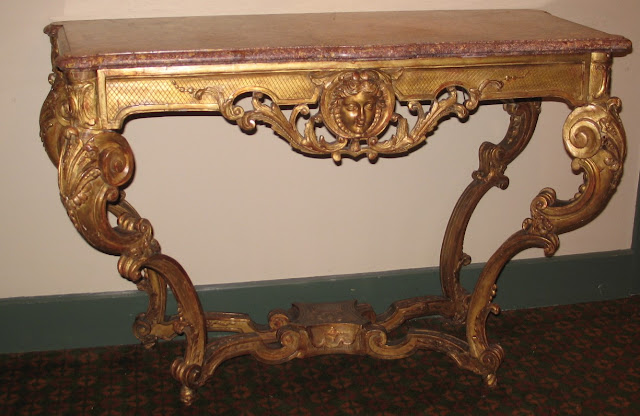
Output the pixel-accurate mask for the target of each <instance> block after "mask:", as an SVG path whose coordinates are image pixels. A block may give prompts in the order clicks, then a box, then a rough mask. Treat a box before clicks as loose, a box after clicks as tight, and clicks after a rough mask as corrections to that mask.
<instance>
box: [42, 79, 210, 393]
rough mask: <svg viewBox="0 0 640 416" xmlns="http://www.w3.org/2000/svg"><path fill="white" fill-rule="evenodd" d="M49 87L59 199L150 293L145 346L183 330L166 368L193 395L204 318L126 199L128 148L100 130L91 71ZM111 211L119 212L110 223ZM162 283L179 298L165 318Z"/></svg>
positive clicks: (46, 129)
mask: <svg viewBox="0 0 640 416" xmlns="http://www.w3.org/2000/svg"><path fill="white" fill-rule="evenodd" d="M50 80H51V82H52V89H51V92H50V94H49V96H48V97H47V99H46V101H45V103H44V106H43V109H42V112H41V115H40V131H41V138H42V141H43V144H44V146H45V149H46V151H47V154H48V155H49V157H50V159H51V160H52V162H53V163H54V164H55V165H56V166H57V168H58V185H59V188H60V198H61V201H62V203H63V205H64V207H65V208H66V211H67V214H68V216H69V218H70V219H71V222H72V223H73V225H74V226H75V228H76V230H77V231H78V232H79V233H80V234H81V235H82V237H83V238H84V239H85V240H86V241H87V242H88V243H89V244H90V245H91V246H92V247H94V248H95V249H97V250H100V251H102V252H104V253H107V254H112V255H117V256H120V258H119V260H118V271H119V272H120V274H121V275H122V276H123V277H124V278H126V279H128V280H130V281H132V282H134V283H136V284H137V285H138V287H139V288H140V289H142V290H145V291H147V293H148V294H149V297H150V303H149V308H148V309H147V312H146V313H145V314H144V316H142V317H139V318H138V320H137V321H136V325H135V329H134V330H135V333H136V335H137V336H138V337H140V339H141V341H142V342H143V343H144V344H145V345H146V346H152V345H153V344H154V343H155V342H156V340H157V338H163V339H169V338H172V337H174V336H175V335H177V334H184V335H185V336H186V339H187V345H186V351H185V356H184V358H179V359H177V360H176V361H175V362H174V365H173V367H172V370H173V374H174V376H175V377H176V378H177V379H178V380H179V381H180V382H181V383H182V384H183V386H184V387H185V390H184V391H187V390H188V391H190V392H191V393H190V394H186V393H185V394H183V398H184V399H185V402H191V401H192V400H193V398H194V397H195V396H194V391H195V388H196V387H198V386H199V385H200V384H201V383H200V374H201V371H200V369H201V367H202V365H203V361H204V351H205V346H206V343H207V333H206V322H205V316H204V313H203V311H202V307H201V305H200V301H199V299H198V297H197V294H196V292H195V289H194V288H193V285H192V283H191V281H190V279H189V277H188V275H187V273H186V272H185V271H184V270H183V269H182V267H181V266H180V265H179V264H178V263H177V262H176V261H175V260H173V259H172V258H170V257H168V256H165V255H163V254H161V252H160V245H159V244H158V242H157V241H156V240H155V238H154V237H153V228H152V226H151V224H150V223H149V221H148V220H146V219H144V218H141V217H140V215H138V213H137V212H136V211H135V210H134V209H133V207H131V206H130V205H129V204H128V203H127V202H126V201H125V194H124V191H123V189H124V188H125V187H126V186H127V185H128V184H129V182H130V181H131V179H132V176H133V172H134V157H133V152H132V150H131V148H130V146H129V143H128V142H127V140H126V139H125V138H124V137H123V136H122V135H121V134H119V133H118V132H115V131H112V130H107V129H102V128H101V127H100V120H99V118H98V117H97V110H96V106H97V100H96V74H95V73H94V72H91V71H88V72H84V73H74V74H63V73H60V72H56V73H55V74H54V75H53V76H52V77H51V78H50ZM110 215H113V216H115V217H116V218H117V224H116V225H115V226H114V225H112V224H111V221H110V217H109V216H110ZM167 284H168V285H169V286H170V287H171V289H172V291H173V293H174V295H175V297H176V300H177V302H178V309H179V310H178V316H177V317H175V318H173V319H171V320H170V321H165V308H166V296H167V293H166V290H167Z"/></svg>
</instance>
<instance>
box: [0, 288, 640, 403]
mask: <svg viewBox="0 0 640 416" xmlns="http://www.w3.org/2000/svg"><path fill="white" fill-rule="evenodd" d="M434 324H436V325H442V326H446V325H449V324H446V323H437V322H435V321H434V320H433V319H432V320H416V321H413V322H411V323H410V325H411V326H412V327H426V326H432V325H434ZM488 328H489V339H490V341H491V342H497V343H500V344H501V345H502V346H503V348H504V350H505V352H506V358H505V361H504V363H503V364H502V366H501V367H500V369H499V370H498V386H497V387H496V388H495V389H492V390H489V389H487V388H486V387H484V385H483V383H482V380H481V378H480V377H479V376H477V375H475V374H473V373H470V372H468V371H466V370H461V369H458V368H457V367H456V365H455V364H454V363H453V362H452V361H451V360H450V359H449V358H447V357H446V356H445V355H443V354H440V353H436V352H430V351H420V352H417V353H416V354H415V355H413V356H411V357H409V358H407V359H403V360H394V361H383V360H374V359H371V358H368V357H359V356H348V355H332V356H322V357H315V358H308V359H305V360H294V361H291V362H288V363H285V364H280V365H272V366H269V365H265V364H261V363H259V362H257V361H256V360H254V359H253V358H251V357H238V358H234V359H232V360H229V361H227V362H224V363H223V364H222V365H221V366H220V368H219V369H218V370H217V372H216V373H215V374H214V376H213V377H212V379H211V380H209V382H208V383H207V384H206V385H205V386H203V387H202V388H200V389H199V390H198V393H199V394H198V398H197V399H196V401H195V403H194V404H193V405H192V406H191V407H185V406H184V405H182V403H181V402H180V401H179V385H178V383H177V382H176V381H175V380H174V379H173V378H172V377H171V376H170V372H169V368H170V365H171V362H172V361H173V359H174V358H175V357H176V356H179V355H181V354H182V348H183V345H182V343H180V342H167V343H162V344H160V345H158V346H157V347H156V348H155V349H152V350H146V349H144V348H143V347H141V346H138V345H136V346H119V347H107V348H95V349H78V350H66V351H51V352H43V353H23V354H5V355H0V415H2V416H14V415H45V416H52V415H100V416H102V415H105V416H107V415H131V416H142V415H159V416H169V415H233V416H236V415H323V416H330V415H365V416H369V415H380V416H388V415H475V414H478V415H483V414H491V415H536V416H541V415H616V416H618V415H640V296H633V297H629V298H626V299H620V300H613V301H605V302H596V303H586V304H578V305H570V306H558V307H550V308H538V309H528V310H516V311H505V312H502V313H501V314H500V315H499V316H497V317H490V318H489V325H488ZM4 336H7V334H4Z"/></svg>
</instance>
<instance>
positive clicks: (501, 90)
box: [40, 10, 631, 404]
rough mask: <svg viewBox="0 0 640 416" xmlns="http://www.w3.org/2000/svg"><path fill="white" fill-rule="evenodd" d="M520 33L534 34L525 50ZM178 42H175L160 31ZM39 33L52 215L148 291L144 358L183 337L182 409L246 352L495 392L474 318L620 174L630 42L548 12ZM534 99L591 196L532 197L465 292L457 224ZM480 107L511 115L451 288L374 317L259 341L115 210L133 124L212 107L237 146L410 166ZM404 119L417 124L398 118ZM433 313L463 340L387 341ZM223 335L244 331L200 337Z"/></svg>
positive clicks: (310, 309) (528, 120) (352, 305)
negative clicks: (622, 73)
mask: <svg viewBox="0 0 640 416" xmlns="http://www.w3.org/2000/svg"><path fill="white" fill-rule="evenodd" d="M392 21H393V22H394V24H393V25H389V22H392ZM452 22H456V23H457V24H458V26H460V27H463V28H465V30H464V31H463V32H464V33H462V32H461V31H460V29H459V28H456V26H454V25H452V24H451V23H452ZM196 23H197V24H196ZM347 23H348V25H346V26H345V24H347ZM247 24H249V25H251V24H259V25H261V27H264V28H265V29H264V31H265V33H264V34H263V35H264V36H263V37H262V38H261V39H259V41H257V40H256V39H255V38H253V37H251V36H247V37H243V36H240V35H237V36H230V32H229V31H232V30H233V28H234V27H235V26H237V25H247ZM524 24H528V25H530V27H531V30H530V31H528V32H527V35H526V36H525V35H521V34H520V30H519V29H520V28H521V27H522V25H524ZM298 26H299V27H303V28H304V29H305V30H302V31H300V33H305V31H307V32H308V31H314V30H316V31H314V32H313V34H314V37H309V38H307V37H305V36H300V37H291V36H289V34H288V33H290V32H289V29H290V28H292V27H298ZM371 27H375V28H378V29H379V30H375V31H371V30H370V28H371ZM314 28H315V29H314ZM345 28H348V32H349V33H345ZM398 28H404V29H403V30H398ZM408 28H411V30H408ZM320 29H322V30H320ZM175 31H182V32H180V33H184V36H183V37H182V38H180V39H177V38H175V37H173V36H170V35H167V34H170V33H174V32H175ZM46 32H47V34H48V35H49V36H50V37H51V43H52V65H53V73H52V75H51V77H50V82H51V85H52V87H51V92H50V93H49V95H48V97H47V98H46V100H45V103H44V105H43V108H42V112H41V115H40V128H41V130H40V135H41V138H42V141H43V143H44V147H45V150H46V152H47V154H48V155H49V157H50V159H51V161H52V162H53V163H54V165H55V166H56V167H57V168H58V178H59V188H60V195H61V200H62V203H63V205H64V207H65V208H66V210H67V213H68V216H69V218H70V219H71V222H72V223H73V225H74V226H75V228H76V229H77V230H78V232H79V233H80V234H81V235H82V236H83V237H84V238H85V240H86V241H87V242H88V243H89V244H91V245H92V246H93V247H95V248H96V249H98V250H100V251H103V252H105V253H108V254H113V255H116V256H119V260H118V271H119V273H120V274H121V275H122V276H123V277H125V278H126V279H128V280H130V281H132V282H133V283H135V284H136V285H137V286H138V288H139V289H140V290H143V291H145V292H146V293H147V294H148V295H149V306H148V308H147V310H146V311H145V312H144V313H142V314H140V315H139V316H138V317H137V319H136V321H135V324H134V332H135V334H136V336H137V337H138V338H139V339H140V340H141V341H142V342H143V343H144V345H146V346H148V347H152V346H153V345H154V344H155V343H156V342H157V341H158V340H160V339H164V340H168V339H172V338H174V337H176V336H177V335H184V336H185V338H186V347H185V354H184V356H183V357H179V358H177V359H176V360H175V361H174V363H173V365H172V368H171V372H172V374H173V376H174V377H175V378H176V379H177V380H178V382H179V383H180V384H181V385H182V391H181V398H182V400H183V401H184V402H185V403H187V404H189V403H191V402H192V401H193V400H194V398H195V391H196V389H197V388H198V387H199V386H201V385H202V384H204V383H205V382H206V381H207V380H208V379H209V378H210V377H212V376H213V375H214V373H215V370H216V368H217V367H218V365H219V364H220V363H221V362H223V361H225V360H227V359H229V358H232V357H236V356H240V355H252V356H253V357H255V358H256V359H258V360H261V361H263V362H266V363H273V364H276V363H282V362H285V361H287V360H291V359H294V358H304V357H309V356H314V355H321V354H336V353H343V354H362V355H369V356H372V357H376V358H383V359H399V358H403V357H407V356H409V355H411V354H412V353H414V352H415V351H417V350H419V349H431V350H437V351H441V352H443V353H445V354H447V355H448V356H449V357H451V358H452V359H453V360H454V361H455V362H456V363H457V364H458V365H459V366H460V367H463V368H466V369H469V370H471V371H473V372H475V373H477V374H479V375H481V376H482V377H483V378H484V380H485V382H486V384H487V385H488V386H494V385H495V384H496V381H497V370H498V367H499V366H500V364H501V362H502V361H503V360H504V352H503V351H502V348H501V347H500V346H499V345H498V344H492V343H490V342H489V340H488V338H487V335H486V330H485V323H486V320H487V317H488V315H489V314H490V313H498V311H499V307H498V306H497V305H496V304H494V303H493V297H494V295H495V291H496V287H497V286H496V284H497V278H498V275H499V273H500V271H501V270H502V268H503V267H504V265H505V264H506V263H507V262H508V261H509V260H510V259H511V258H512V257H513V256H514V255H516V254H517V253H519V252H520V251H522V250H525V249H527V248H534V247H536V248H541V249H543V250H544V253H545V254H546V255H548V256H551V255H553V254H554V252H555V251H556V250H557V248H558V244H559V235H560V234H562V233H565V232H568V231H571V230H573V229H576V228H579V227H581V226H583V225H585V224H586V223H588V222H589V221H591V220H592V219H593V218H595V217H596V216H597V215H598V214H599V213H600V212H601V211H602V210H603V209H604V207H605V206H606V204H607V202H608V200H609V199H610V198H611V196H612V194H613V193H614V192H615V189H616V187H617V185H618V183H619V181H620V178H621V175H622V168H623V163H624V158H625V152H626V148H625V133H624V129H623V127H622V122H621V120H620V118H619V115H618V112H619V110H620V106H621V103H620V101H619V100H618V99H616V98H613V97H610V96H609V80H610V69H611V62H612V55H613V54H618V55H622V54H624V53H627V52H628V51H629V50H630V46H631V45H630V42H629V41H628V40H626V39H624V38H622V37H620V36H613V35H608V34H606V33H602V32H598V31H595V30H592V29H588V28H585V27H582V26H578V25H575V24H573V23H570V22H566V21H564V20H561V19H557V18H555V17H553V16H550V15H548V14H546V13H542V12H536V11H508V10H503V11H482V12H417V13H414V12H411V13H361V14H360V13H359V14H329V15H291V16H286V15H285V16H268V17H267V16H264V17H259V16H249V17H242V18H240V17H212V18H176V19H140V20H127V21H117V20H116V21H113V20H111V21H104V22H103V21H92V22H65V23H59V24H53V25H50V26H48V27H47V29H46ZM143 34H144V36H142V35H143ZM347 35H348V36H347ZM247 95H248V96H249V97H250V104H249V105H248V106H246V105H245V106H243V105H242V104H241V103H240V102H239V99H240V98H242V97H244V96H247ZM544 99H555V100H563V101H565V102H566V103H567V104H568V105H569V106H570V107H571V109H572V111H571V113H570V114H569V116H568V117H567V119H566V122H565V125H564V127H563V131H562V135H561V136H562V139H563V141H564V145H565V148H566V151H567V153H568V154H569V156H570V158H571V164H570V166H571V168H572V169H573V171H574V172H576V173H581V174H582V175H583V178H584V182H583V184H582V185H581V186H580V187H579V189H577V191H576V193H575V195H573V196H572V197H571V198H569V199H567V200H561V199H558V198H557V196H556V193H555V191H554V190H553V189H551V188H546V189H543V190H542V191H540V193H539V194H538V195H537V196H535V197H534V198H533V200H532V202H531V209H530V213H529V217H528V218H525V219H524V221H523V224H522V228H521V229H520V230H517V231H516V232H515V233H514V234H513V235H511V236H510V237H509V238H508V239H507V240H506V241H505V242H504V243H503V244H502V245H501V246H500V247H498V249H497V250H496V251H495V254H494V255H493V256H492V257H491V258H490V259H489V261H488V262H487V264H486V266H485V267H484V269H483V271H482V273H481V275H480V277H479V280H478V282H477V284H476V287H475V289H474V291H473V292H472V293H467V292H466V291H465V290H464V289H463V288H462V286H461V285H460V280H459V277H460V271H461V269H462V267H464V266H465V265H466V264H468V263H469V262H470V257H469V256H468V255H467V254H466V253H465V252H464V251H463V243H464V237H465V233H466V229H467V226H468V223H469V221H470V219H471V216H472V214H473V212H474V210H475V207H476V206H477V204H478V203H479V202H480V200H481V199H482V197H483V196H484V195H485V194H486V193H487V192H488V191H489V190H490V189H491V188H494V187H497V188H500V189H504V188H506V187H507V186H508V184H509V180H508V178H507V176H505V170H506V168H507V166H508V165H509V163H511V162H512V161H513V160H514V159H515V158H516V157H517V156H518V155H519V154H520V153H521V152H522V150H523V149H524V148H525V147H526V145H527V143H528V142H529V140H530V139H531V138H532V135H533V132H534V129H535V126H536V122H537V119H538V114H539V112H540V109H541V101H542V100H544ZM482 103H502V105H503V106H504V109H505V111H506V112H507V113H508V114H509V116H510V122H509V126H508V128H507V132H506V134H505V136H504V138H503V140H502V141H501V142H499V143H497V144H494V143H489V142H486V143H484V144H482V146H481V147H480V150H479V166H478V168H477V170H476V171H474V172H473V173H472V175H471V176H472V178H471V182H470V184H469V185H468V187H467V188H466V189H465V190H464V191H463V193H462V195H461V196H460V198H459V200H458V202H457V204H456V205H455V207H454V208H453V211H452V214H451V217H450V220H449V224H448V226H447V229H446V232H445V235H444V239H443V243H442V251H441V257H440V273H441V281H442V292H443V293H442V295H441V296H417V297H414V298H410V299H404V300H399V301H397V302H394V303H393V304H392V305H391V306H390V307H389V309H388V310H387V311H386V312H384V313H382V314H379V315H377V314H376V313H375V312H374V311H373V309H372V308H371V307H370V306H368V305H366V304H360V303H358V302H357V301H355V300H354V301H349V302H338V303H332V304H303V303H294V304H293V305H292V307H291V308H290V309H288V310H274V311H272V312H271V313H270V315H269V318H268V324H267V325H264V326H263V325H259V324H257V323H255V322H254V321H253V320H252V319H251V318H250V317H249V316H247V315H245V314H239V313H225V312H205V311H204V310H203V309H202V306H201V304H200V302H199V299H198V294H197V292H196V290H195V289H194V287H193V285H192V284H191V281H190V279H189V276H188V275H187V273H186V271H185V270H184V269H183V268H182V266H181V265H180V264H179V263H178V262H177V261H176V260H174V259H173V258H171V257H169V256H167V255H165V254H163V253H162V251H161V249H160V245H159V243H158V242H157V241H156V239H155V238H154V236H153V229H152V226H151V224H150V222H149V221H148V220H146V219H144V218H143V217H142V216H141V215H140V214H138V212H137V211H136V210H135V209H134V208H133V207H132V206H131V205H130V204H129V203H128V202H127V200H126V197H125V193H124V189H125V188H126V186H127V185H128V184H129V183H130V181H131V180H132V174H133V171H134V164H135V162H134V157H133V151H132V149H131V146H130V145H129V142H128V141H127V140H126V139H125V138H124V137H123V136H122V134H121V133H120V132H119V129H120V128H121V127H122V123H123V121H124V120H125V118H126V117H128V116H129V115H131V114H136V113H146V112H164V111H176V110H194V111H210V112H213V113H216V114H221V115H222V116H223V117H225V118H226V119H228V120H230V121H233V122H235V123H236V124H237V125H238V126H239V127H240V128H241V129H242V130H244V131H250V130H253V129H255V128H258V126H259V125H264V126H268V127H269V128H271V129H273V130H274V131H275V132H276V133H277V134H278V135H279V136H280V137H282V138H283V139H284V140H286V141H287V142H288V143H289V144H290V145H291V147H292V148H293V149H295V150H296V151H298V152H300V153H302V154H309V155H319V156H327V157H331V158H333V160H334V161H335V162H336V163H338V164H339V162H340V161H341V159H342V158H343V157H352V158H356V159H357V158H360V157H362V156H366V157H367V158H368V159H370V160H374V159H376V158H377V157H380V156H386V155H407V154H409V153H411V152H412V151H413V150H415V149H416V148H417V147H418V146H419V145H420V144H421V143H423V142H424V141H425V140H426V139H427V137H428V136H429V135H430V134H431V133H432V131H433V130H434V128H435V127H436V126H437V125H438V123H440V122H441V121H443V120H444V119H446V118H448V117H451V116H453V117H458V118H466V117H468V116H469V115H470V113H472V112H473V110H474V109H476V108H477V106H478V105H480V104H482ZM399 106H406V107H407V108H408V110H409V114H411V116H410V117H407V116H403V115H400V113H399V112H398V108H399ZM319 127H323V128H325V129H326V131H328V132H329V134H330V136H331V137H324V136H323V135H321V134H318V128H319ZM260 128H262V127H260ZM385 132H386V133H389V134H387V135H385ZM109 215H113V216H115V217H116V218H117V225H115V226H113V225H112V224H111V223H110V221H109ZM167 288H170V289H171V293H172V294H173V295H174V296H175V298H176V301H177V304H178V313H177V314H176V315H174V316H168V315H167V312H166V302H167V296H168V290H167ZM433 315H439V316H443V317H445V318H447V319H450V320H451V321H452V322H454V323H457V324H458V325H460V326H462V327H464V329H465V333H466V336H465V337H463V338H458V337H456V336H454V335H452V334H448V333H443V332H440V331H431V330H410V331H409V332H408V333H407V334H406V335H404V336H402V337H400V338H398V339H391V338H390V333H391V331H393V330H394V329H396V328H398V327H399V326H401V325H402V324H403V323H404V322H406V321H407V320H409V319H413V318H420V317H425V316H433ZM216 331H218V332H227V333H228V332H231V333H235V334H234V335H229V336H225V337H222V338H215V339H213V340H209V339H208V333H209V332H216Z"/></svg>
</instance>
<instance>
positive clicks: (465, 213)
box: [440, 101, 540, 321]
mask: <svg viewBox="0 0 640 416" xmlns="http://www.w3.org/2000/svg"><path fill="white" fill-rule="evenodd" d="M504 109H505V111H507V112H508V113H509V115H510V116H511V118H510V122H509V128H508V130H507V133H506V135H505V137H504V139H503V140H502V141H501V142H500V143H499V144H497V145H496V144H493V143H489V142H485V143H483V144H482V146H481V147H480V151H479V156H480V165H479V168H478V170H477V171H475V172H474V173H473V175H472V177H473V180H472V182H471V183H470V184H469V186H467V188H466V189H465V190H464V191H463V193H462V195H461V196H460V198H459V199H458V202H457V203H456V206H455V207H454V209H453V211H452V213H451V217H450V219H449V223H448V225H447V229H446V231H445V236H444V239H443V242H442V250H441V253H440V279H441V282H442V292H443V294H444V296H445V297H446V298H448V299H451V300H453V303H454V305H455V306H454V318H455V319H456V320H459V321H463V320H464V319H465V317H466V313H467V307H468V304H469V295H468V294H467V293H466V291H465V290H464V288H463V287H462V285H461V284H460V270H461V268H462V267H463V266H465V265H467V264H469V263H470V262H471V258H470V257H469V256H468V255H467V254H466V253H464V252H463V244H464V237H465V233H466V231H467V226H468V225H469V220H470V219H471V216H472V215H473V212H474V211H475V208H476V206H477V205H478V203H479V202H480V200H481V199H482V197H484V195H485V194H486V193H487V192H488V191H489V189H491V188H492V187H494V186H495V187H498V188H500V189H506V188H507V186H508V185H509V178H507V177H506V176H505V175H504V172H505V170H506V168H507V166H508V165H509V163H511V162H512V161H513V160H514V159H515V158H516V157H517V156H518V155H519V154H520V153H521V152H522V150H524V148H525V147H526V146H527V144H528V143H529V140H530V139H531V136H532V135H533V132H534V130H535V127H536V123H537V121H538V114H539V113H540V102H539V101H523V102H518V103H508V104H505V105H504Z"/></svg>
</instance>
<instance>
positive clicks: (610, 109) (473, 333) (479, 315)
mask: <svg viewBox="0 0 640 416" xmlns="http://www.w3.org/2000/svg"><path fill="white" fill-rule="evenodd" d="M619 108H620V100H618V99H617V98H611V99H605V100H599V101H597V102H593V103H590V104H587V105H585V106H582V107H578V108H576V109H575V110H574V111H573V112H572V113H571V114H570V115H569V117H568V118H567V120H566V122H565V125H564V127H563V140H564V145H565V148H566V150H567V152H568V153H569V154H570V156H571V157H572V158H573V159H572V162H571V167H572V169H573V171H574V172H576V173H579V172H582V173H583V177H584V183H583V184H582V185H581V186H580V187H579V189H578V192H577V193H576V194H575V195H574V196H573V198H571V199H569V200H567V201H563V200H559V199H557V198H556V193H555V191H554V190H553V189H551V188H545V189H543V190H542V191H541V192H540V193H539V194H538V196H537V197H536V198H534V200H533V201H532V203H531V218H527V219H526V220H525V221H524V222H523V225H522V229H521V230H519V231H517V232H516V233H514V234H513V235H511V236H510V237H509V238H508V239H507V240H506V241H505V242H504V243H503V244H502V245H501V246H500V247H499V248H498V250H496V252H495V253H494V254H493V255H492V256H491V258H490V259H489V261H488V262H487V264H486V266H485V267H484V269H483V270H482V273H481V274H480V277H479V279H478V281H477V283H476V286H475V289H474V291H473V294H472V295H471V300H470V303H469V311H468V314H467V323H466V325H467V341H468V344H469V350H470V353H471V355H472V356H473V357H475V358H477V359H478V360H480V362H481V363H482V364H483V365H484V367H485V373H484V376H485V380H486V382H487V384H488V385H489V386H493V385H495V383H496V376H495V371H496V370H497V368H498V366H499V365H500V363H501V362H502V359H503V356H504V354H503V352H502V348H501V347H500V346H499V345H491V344H489V343H488V340H487V335H486V330H485V324H486V321H487V317H488V315H489V313H498V311H499V308H498V306H497V305H495V304H493V303H492V302H491V301H492V299H493V296H494V295H495V291H496V280H497V278H498V275H499V273H500V271H501V270H502V268H503V267H504V265H505V264H506V263H507V262H508V261H509V260H510V259H511V258H513V256H515V255H516V254H517V253H519V252H521V251H522V250H525V249H527V248H532V247H538V248H542V249H543V250H544V253H545V255H547V256H551V255H553V254H554V253H555V252H556V250H557V249H558V246H559V238H558V235H559V234H562V233H565V232H567V231H571V230H574V229H576V228H580V227H582V226H584V225H585V224H587V223H588V222H590V221H591V220H593V219H594V218H595V217H596V216H597V215H598V214H599V213H600V212H601V211H602V210H603V209H604V207H605V206H606V204H607V203H608V201H609V199H610V198H611V196H612V195H613V193H614V192H615V190H616V187H617V185H618V183H619V181H620V177H621V176H622V167H623V161H624V158H625V154H626V144H625V140H626V139H625V133H624V129H623V127H622V122H621V120H620V118H619V117H618V111H619Z"/></svg>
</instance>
